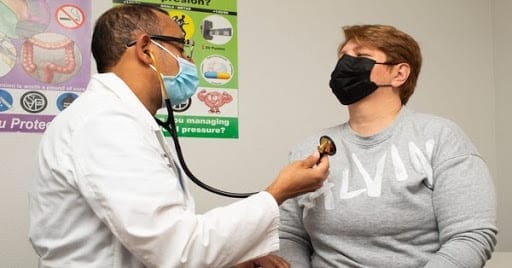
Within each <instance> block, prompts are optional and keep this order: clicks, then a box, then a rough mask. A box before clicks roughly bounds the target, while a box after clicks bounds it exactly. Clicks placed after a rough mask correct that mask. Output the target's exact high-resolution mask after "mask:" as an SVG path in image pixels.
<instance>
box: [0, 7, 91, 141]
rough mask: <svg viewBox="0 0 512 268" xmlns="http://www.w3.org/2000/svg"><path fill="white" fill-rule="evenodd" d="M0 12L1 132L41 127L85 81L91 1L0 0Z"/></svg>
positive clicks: (46, 123)
mask: <svg viewBox="0 0 512 268" xmlns="http://www.w3.org/2000/svg"><path fill="white" fill-rule="evenodd" d="M0 14H1V16H0V132H35V133H41V132H44V131H45V130H46V127H47V126H48V124H49V123H50V122H51V120H52V119H53V118H54V117H55V115H57V114H58V113H59V112H60V111H62V110H64V109H65V108H66V107H67V106H69V105H70V104H71V103H72V102H73V101H74V100H75V99H76V98H77V97H78V96H79V95H80V93H81V92H83V91H84V90H85V88H86V86H87V83H88V81H89V78H90V75H91V56H90V55H91V53H90V42H91V22H90V17H91V16H90V14H91V1H88V0H68V1H62V0H52V1H50V0H0Z"/></svg>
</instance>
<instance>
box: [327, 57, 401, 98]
mask: <svg viewBox="0 0 512 268" xmlns="http://www.w3.org/2000/svg"><path fill="white" fill-rule="evenodd" d="M375 64H385V65H395V63H387V62H376V61H374V60H372V59H369V58H365V57H352V56H350V55H347V54H344V55H343V56H342V57H341V58H340V59H339V60H338V63H337V64H336V68H334V71H333V72H332V74H331V81H330V82H329V86H330V87H331V89H332V92H333V93H334V95H335V96H336V98H338V100H339V101H340V102H341V104H343V105H350V104H352V103H355V102H357V101H359V100H361V99H363V98H364V97H366V96H369V95H370V94H372V93H373V92H374V91H375V90H376V89H377V88H379V87H384V86H391V85H377V84H375V83H374V82H372V81H371V80H370V74H371V72H372V69H373V66H374V65H375Z"/></svg>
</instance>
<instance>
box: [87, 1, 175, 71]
mask: <svg viewBox="0 0 512 268" xmlns="http://www.w3.org/2000/svg"><path fill="white" fill-rule="evenodd" d="M155 11H158V12H164V13H165V14H167V12H166V11H164V10H161V9H159V8H156V7H152V6H149V5H143V4H127V5H119V6H115V7H113V8H111V9H110V10H108V11H106V12H105V13H103V14H102V15H101V16H100V17H99V18H98V20H97V21H96V24H95V26H94V32H93V34H92V44H91V50H92V55H93V57H94V59H95V60H96V69H97V70H98V73H104V72H107V71H108V70H109V69H110V68H112V67H113V66H114V65H116V64H117V62H118V61H119V59H120V58H121V56H122V55H123V53H124V51H125V50H126V44H128V42H130V41H133V40H134V38H136V36H135V34H136V33H137V32H146V33H149V34H159V33H160V32H161V26H160V20H159V19H158V17H157V15H156V13H155Z"/></svg>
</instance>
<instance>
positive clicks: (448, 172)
mask: <svg viewBox="0 0 512 268" xmlns="http://www.w3.org/2000/svg"><path fill="white" fill-rule="evenodd" d="M322 135H328V136H330V137H331V138H332V139H333V140H334V143H335V144H336V147H337V153H336V154H335V155H334V156H331V157H330V161H331V162H330V163H331V168H330V174H329V177H328V178H327V180H326V182H325V183H324V185H323V187H322V188H320V189H319V190H317V191H315V192H313V193H309V194H305V195H301V196H299V197H296V198H294V199H290V200H287V201H286V202H285V203H283V204H282V206H281V227H280V246H281V249H280V252H279V255H281V256H283V257H285V259H287V260H288V261H289V262H290V263H291V266H292V267H294V268H295V267H336V268H339V267H394V268H396V267H436V268H438V267H482V266H483V265H484V264H485V262H486V260H487V259H489V258H490V257H491V253H492V252H493V250H494V246H495V245H496V234H497V228H496V195H495V190H494V186H493V182H492V179H491V176H490V174H489V171H488V168H487V166H486V163H485V162H484V160H483V159H482V158H481V156H480V155H479V153H478V152H477V150H476V148H475V147H474V146H473V145H472V143H471V141H470V140H469V139H468V137H467V136H466V135H465V134H464V133H463V132H462V131H461V129H460V128H459V127H458V126H457V125H456V124H454V123H453V122H451V121H449V120H447V119H443V118H440V117H436V116H431V115H425V114H420V113H415V112H413V111H411V110H409V109H407V108H405V107H404V108H402V111H401V112H400V115H399V116H398V117H397V119H396V120H395V122H393V124H392V125H391V126H389V127H388V128H386V129H385V130H383V131H382V132H380V133H378V134H376V135H373V136H369V137H361V136H359V135H357V134H356V133H354V132H353V131H352V130H351V129H350V127H349V125H348V123H345V124H342V125H338V126H335V127H332V128H329V129H325V130H323V131H321V132H320V133H318V134H317V135H314V136H312V137H310V138H308V139H306V140H305V141H304V142H303V143H301V144H300V145H299V146H297V147H296V148H295V149H294V150H293V151H292V152H291V154H290V158H291V160H295V159H302V158H304V157H306V156H307V155H309V154H310V153H311V151H312V150H314V149H315V148H316V146H317V145H318V142H319V138H320V136H322Z"/></svg>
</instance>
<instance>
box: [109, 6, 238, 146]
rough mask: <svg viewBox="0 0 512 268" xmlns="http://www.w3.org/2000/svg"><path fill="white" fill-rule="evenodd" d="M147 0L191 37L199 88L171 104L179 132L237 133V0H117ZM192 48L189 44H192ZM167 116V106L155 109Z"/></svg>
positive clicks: (205, 135) (194, 134)
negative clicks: (188, 97)
mask: <svg viewBox="0 0 512 268" xmlns="http://www.w3.org/2000/svg"><path fill="white" fill-rule="evenodd" d="M113 3H114V4H125V3H144V4H150V5H155V6H157V7H159V8H161V9H164V10H166V11H167V12H168V13H169V16H170V17H171V18H172V19H174V20H175V21H176V22H177V23H178V25H180V27H181V30H182V31H183V34H184V35H185V39H189V40H193V41H194V47H193V54H192V59H193V61H194V63H195V64H196V66H197V69H198V73H199V79H200V82H199V88H198V89H197V92H196V93H195V94H194V96H192V97H191V98H190V99H188V101H186V102H185V103H182V104H179V105H175V106H174V107H173V111H174V117H175V121H176V130H177V133H178V135H179V136H181V137H203V138H238V73H237V65H238V62H237V60H238V58H237V55H238V41H237V35H236V32H237V28H236V27H237V13H236V0H146V1H126V0H124V1H123V0H118V1H116V0H114V1H113ZM189 49H190V48H189ZM157 117H159V118H160V119H162V120H165V119H166V118H167V112H166V110H165V109H161V110H160V111H158V113H157Z"/></svg>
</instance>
